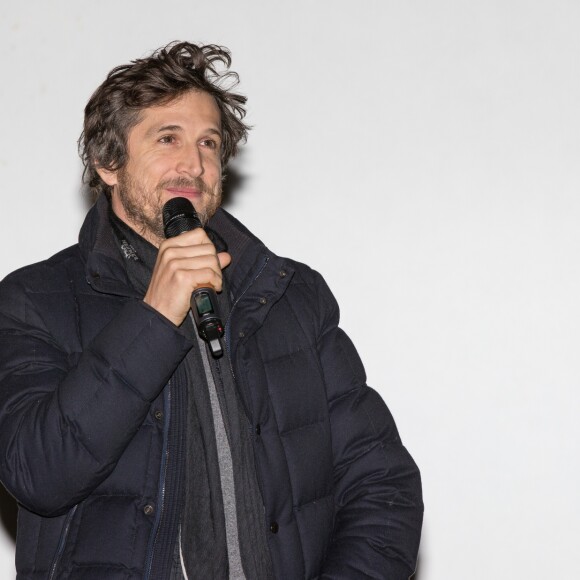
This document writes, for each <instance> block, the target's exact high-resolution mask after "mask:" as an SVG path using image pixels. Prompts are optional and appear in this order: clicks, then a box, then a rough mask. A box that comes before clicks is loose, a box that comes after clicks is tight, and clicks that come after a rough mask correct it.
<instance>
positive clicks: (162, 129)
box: [145, 125, 222, 139]
mask: <svg viewBox="0 0 580 580" xmlns="http://www.w3.org/2000/svg"><path fill="white" fill-rule="evenodd" d="M165 131H183V127H182V126H181V125H163V126H162V127H159V129H157V128H155V127H151V128H150V129H149V130H148V131H147V132H146V133H145V137H153V135H157V134H159V133H163V132H165ZM207 132H208V133H212V134H214V135H217V136H218V137H219V138H220V139H221V138H222V132H221V131H220V130H219V129H214V128H213V127H210V128H209V129H207Z"/></svg>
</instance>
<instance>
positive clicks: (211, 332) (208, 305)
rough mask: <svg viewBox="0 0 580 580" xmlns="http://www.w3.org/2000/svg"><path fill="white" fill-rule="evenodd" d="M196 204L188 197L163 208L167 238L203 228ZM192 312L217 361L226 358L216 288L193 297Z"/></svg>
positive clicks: (196, 293)
mask: <svg viewBox="0 0 580 580" xmlns="http://www.w3.org/2000/svg"><path fill="white" fill-rule="evenodd" d="M201 227H202V225H201V221H200V220H199V217H198V216H197V213H196V211H195V208H194V207H193V204H192V203H191V202H190V201H189V200H188V199H186V198H185V197H173V198H171V199H170V200H169V201H168V202H167V203H166V204H165V205H164V206H163V231H164V233H165V237H166V238H174V237H175V236H178V235H179V234H183V233H184V232H189V231H190V230H194V229H196V228H201ZM191 312H192V313H193V318H194V319H195V326H196V327H197V332H198V333H199V336H201V338H203V340H205V341H206V342H207V343H208V344H209V348H210V351H211V354H212V356H213V357H214V358H219V357H221V356H222V355H223V353H224V351H223V347H222V343H221V340H220V339H221V337H222V336H223V335H224V325H223V324H222V321H221V317H220V314H219V310H218V302H217V296H216V293H215V290H214V289H213V288H197V289H196V290H194V291H193V293H192V295H191Z"/></svg>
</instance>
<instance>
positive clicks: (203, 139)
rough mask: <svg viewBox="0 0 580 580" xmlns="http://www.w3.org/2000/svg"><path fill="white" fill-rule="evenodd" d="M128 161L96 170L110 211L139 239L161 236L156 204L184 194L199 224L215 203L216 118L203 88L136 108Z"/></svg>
mask: <svg viewBox="0 0 580 580" xmlns="http://www.w3.org/2000/svg"><path fill="white" fill-rule="evenodd" d="M127 149H128V154H129V155H128V156H129V160H128V162H127V164H126V165H125V167H123V168H122V169H120V170H118V171H115V172H107V171H105V170H99V174H100V175H101V178H102V179H103V180H104V181H105V183H107V184H108V185H111V186H112V194H111V201H112V205H113V211H114V212H115V213H116V214H117V216H119V217H120V218H121V219H122V220H123V221H124V222H126V223H127V224H128V225H129V226H131V227H132V228H133V229H134V230H135V231H137V232H138V233H139V234H141V235H142V236H143V237H144V238H145V239H147V240H149V241H150V242H151V243H153V244H155V245H157V246H158V245H159V244H160V243H161V241H162V240H163V239H164V237H165V236H164V234H163V221H162V217H161V209H162V207H163V205H164V204H165V202H166V201H167V200H168V199H170V198H172V197H186V198H188V199H189V200H190V201H191V202H192V203H193V205H194V207H195V209H196V211H197V213H198V215H199V217H200V219H201V221H202V223H205V222H206V221H207V220H208V219H209V218H210V217H211V216H212V215H213V214H214V213H215V211H216V210H217V208H218V207H219V205H220V203H221V177H222V175H221V159H220V150H221V117H220V112H219V109H218V107H217V105H216V103H215V101H214V99H213V97H212V96H210V95H209V94H208V93H204V92H194V91H190V92H188V93H186V94H185V95H183V96H181V97H179V98H178V99H177V100H175V101H172V102H170V103H169V104H167V105H160V106H157V107H151V108H148V109H144V110H143V111H141V115H140V121H139V123H138V124H137V125H135V127H133V128H132V129H131V130H130V131H129V135H128V139H127Z"/></svg>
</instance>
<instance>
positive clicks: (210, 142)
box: [200, 139, 218, 149]
mask: <svg viewBox="0 0 580 580" xmlns="http://www.w3.org/2000/svg"><path fill="white" fill-rule="evenodd" d="M200 144H201V145H202V146H203V147H207V148H208V149H217V148H218V143H217V141H216V140H215V139H203V140H202V141H201V142H200Z"/></svg>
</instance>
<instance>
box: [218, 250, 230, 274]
mask: <svg viewBox="0 0 580 580" xmlns="http://www.w3.org/2000/svg"><path fill="white" fill-rule="evenodd" d="M217 257H218V260H219V263H220V267H221V268H222V270H223V269H224V268H225V267H226V266H229V265H230V263H231V261H232V257H231V256H230V254H228V253H227V252H219V253H218V255H217Z"/></svg>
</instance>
